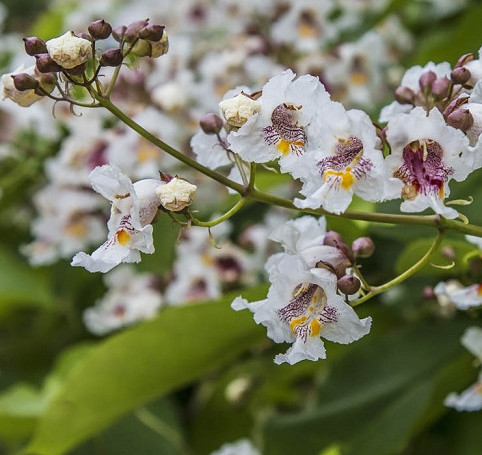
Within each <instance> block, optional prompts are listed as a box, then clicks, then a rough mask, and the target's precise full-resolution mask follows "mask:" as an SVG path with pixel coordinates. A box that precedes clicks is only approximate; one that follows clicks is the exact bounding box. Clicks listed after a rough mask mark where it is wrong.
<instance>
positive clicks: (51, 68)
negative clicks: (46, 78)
mask: <svg viewBox="0 0 482 455" xmlns="http://www.w3.org/2000/svg"><path fill="white" fill-rule="evenodd" d="M35 60H36V61H37V69H38V70H39V71H40V72H41V73H57V72H58V71H61V70H62V67H61V66H60V65H59V64H57V63H56V62H55V61H54V60H53V59H52V58H51V57H50V55H49V54H37V55H35Z"/></svg>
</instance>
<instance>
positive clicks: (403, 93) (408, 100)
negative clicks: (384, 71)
mask: <svg viewBox="0 0 482 455" xmlns="http://www.w3.org/2000/svg"><path fill="white" fill-rule="evenodd" d="M395 99H396V100H397V101H398V102H399V103H400V104H413V102H414V101H415V92H414V91H413V90H412V89H411V88H408V87H397V88H396V90H395Z"/></svg>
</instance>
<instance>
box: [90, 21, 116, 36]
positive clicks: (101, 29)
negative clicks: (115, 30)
mask: <svg viewBox="0 0 482 455" xmlns="http://www.w3.org/2000/svg"><path fill="white" fill-rule="evenodd" d="M87 30H89V33H90V36H91V37H92V38H94V39H95V40H98V39H106V38H109V36H110V34H111V33H112V27H111V25H110V24H109V23H108V22H106V21H104V19H99V20H98V21H94V22H92V23H91V24H90V25H89V27H88V28H87Z"/></svg>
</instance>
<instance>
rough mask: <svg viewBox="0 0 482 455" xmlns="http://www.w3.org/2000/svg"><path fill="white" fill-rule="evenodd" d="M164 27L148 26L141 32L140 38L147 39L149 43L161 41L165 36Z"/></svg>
mask: <svg viewBox="0 0 482 455" xmlns="http://www.w3.org/2000/svg"><path fill="white" fill-rule="evenodd" d="M164 28H165V27H164V25H157V24H153V25H148V26H147V27H144V28H143V29H142V30H141V31H140V32H139V38H141V39H146V40H148V41H161V39H162V35H163V34H164Z"/></svg>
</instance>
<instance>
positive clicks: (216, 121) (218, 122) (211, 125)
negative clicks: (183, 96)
mask: <svg viewBox="0 0 482 455" xmlns="http://www.w3.org/2000/svg"><path fill="white" fill-rule="evenodd" d="M223 125H224V122H223V120H222V118H221V117H220V116H219V115H216V114H206V115H204V116H203V117H202V118H201V120H199V126H200V127H201V129H202V130H203V131H204V132H205V133H206V134H218V133H219V132H220V131H221V128H222V127H223Z"/></svg>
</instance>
